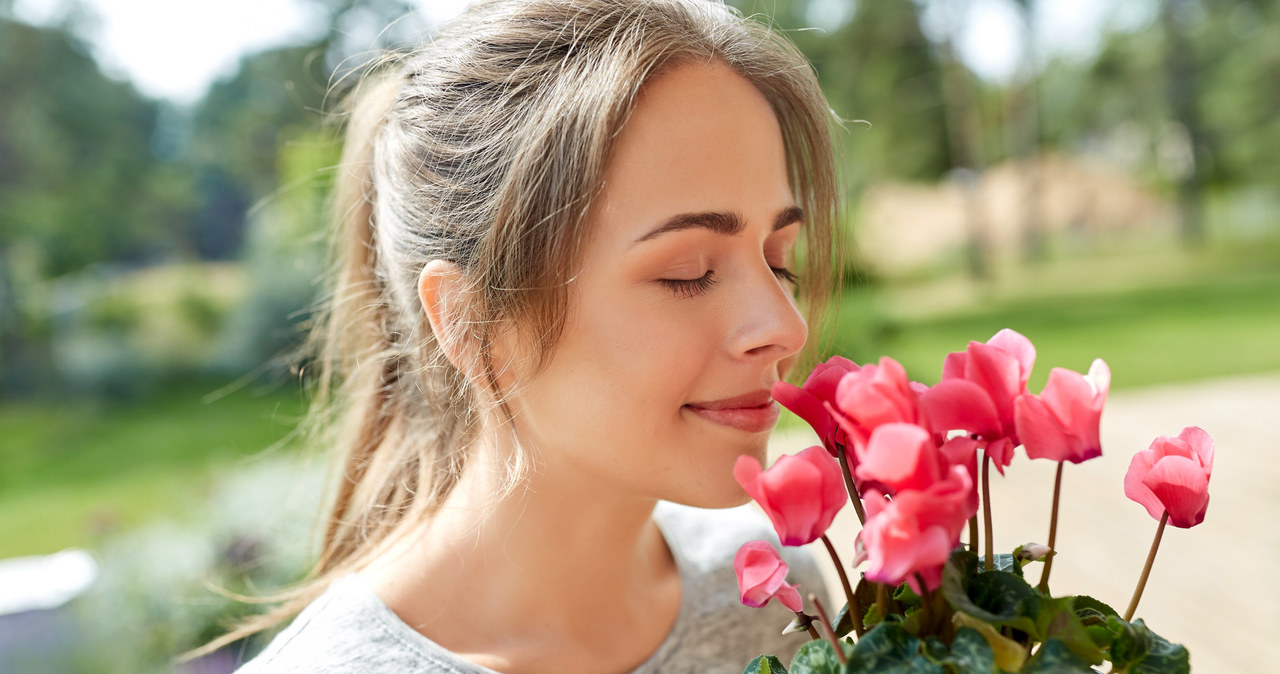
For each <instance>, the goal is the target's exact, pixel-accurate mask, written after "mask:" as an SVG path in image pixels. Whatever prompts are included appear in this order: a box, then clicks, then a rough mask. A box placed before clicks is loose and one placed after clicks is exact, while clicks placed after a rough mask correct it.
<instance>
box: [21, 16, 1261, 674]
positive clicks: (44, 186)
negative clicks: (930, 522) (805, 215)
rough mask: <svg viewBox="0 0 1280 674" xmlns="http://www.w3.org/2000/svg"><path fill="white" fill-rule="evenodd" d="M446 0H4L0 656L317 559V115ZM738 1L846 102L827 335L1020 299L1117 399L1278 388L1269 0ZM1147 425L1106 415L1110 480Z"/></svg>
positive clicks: (320, 216) (157, 641)
mask: <svg viewBox="0 0 1280 674" xmlns="http://www.w3.org/2000/svg"><path fill="white" fill-rule="evenodd" d="M463 4H464V3H463V2H461V1H459V0H450V1H444V0H439V1H434V0H420V1H417V2H409V1H402V0H255V1H253V2H250V1H248V0H235V1H232V0H224V1H222V2H205V3H194V2H192V3H189V2H163V1H162V0H145V1H144V0H137V1H134V2H109V1H108V0H79V1H76V0H61V1H59V0H0V671H19V672H22V671H41V672H44V671H48V672H81V671H86V672H88V671H92V672H115V671H120V672H126V671H127V672H146V671H170V670H172V669H174V668H175V666H174V665H172V664H171V663H170V658H172V656H173V655H175V654H176V653H178V652H181V651H183V650H185V649H188V648H191V647H194V646H196V645H198V644H200V643H202V641H203V640H206V639H208V638H210V637H212V636H214V635H216V634H217V633H218V632H219V630H220V629H221V627H220V625H222V624H225V622H226V621H227V620H229V619H232V618H234V617H235V616H237V615H242V614H243V613H244V612H246V611H248V610H251V608H250V607H246V606H245V605H243V604H240V603H238V602H236V601H234V600H232V599H229V598H227V597H225V596H223V595H221V594H219V593H218V592H215V591H213V589H211V588H223V589H227V590H231V591H242V592H250V593H252V592H258V591H262V590H266V589H270V588H273V587H278V586H280V585H281V584H282V583H285V582H288V581H289V580H291V579H295V578H296V577H298V575H299V574H300V573H301V572H302V571H303V570H304V569H305V565H306V560H307V557H308V554H309V552H310V550H311V546H312V545H313V542H314V541H313V538H312V536H311V532H312V529H311V527H310V522H311V518H312V517H313V515H314V513H315V510H316V507H317V503H318V500H319V498H320V493H321V491H322V490H321V484H322V483H323V478H324V464H323V448H309V447H305V446H303V444H304V443H301V442H299V441H298V440H297V436H296V434H295V433H294V429H295V428H296V426H297V422H298V420H299V419H300V417H301V415H302V413H303V411H304V410H305V405H306V395H305V390H304V386H303V384H302V382H301V381H300V377H299V376H298V374H297V372H296V367H294V366H295V365H296V363H295V362H294V360H293V359H291V358H290V353H291V350H292V349H293V348H294V347H296V345H297V344H298V342H299V339H300V337H301V335H302V334H304V332H305V329H306V326H307V325H308V320H309V319H310V316H311V313H312V310H313V307H314V303H315V301H316V299H317V297H316V295H317V291H318V288H319V285H318V283H319V280H320V279H321V278H322V276H323V273H324V264H325V263H324V260H325V239H326V234H327V229H328V218H327V215H326V212H325V206H326V199H327V196H328V189H329V187H330V184H331V179H332V176H333V171H332V168H331V167H332V166H333V164H334V163H335V162H336V160H337V156H338V153H339V149H340V148H339V138H340V124H339V123H337V122H335V120H334V119H333V118H332V116H331V114H330V113H332V112H333V111H334V110H335V109H336V107H337V102H338V101H339V100H340V99H341V97H342V94H343V92H344V91H345V90H346V88H347V87H348V86H350V84H351V83H352V82H353V79H354V77H355V74H357V73H358V72H359V69H360V67H361V65H362V64H363V63H364V62H365V61H366V60H367V59H368V58H370V57H371V56H372V55H373V54H375V53H376V52H377V51H378V50H379V49H382V48H385V47H403V46H406V45H411V44H413V43H415V42H417V41H420V40H422V39H423V37H424V36H425V35H427V34H428V33H429V31H430V27H431V26H432V25H434V24H435V23H436V22H438V21H441V20H444V19H446V18H447V17H448V16H450V15H452V14H453V13H456V12H457V11H460V8H461V6H462V5H463ZM732 4H735V5H737V6H739V7H740V8H741V9H742V10H743V11H744V12H746V13H748V14H755V15H757V17H758V18H759V19H760V20H762V21H768V22H771V23H772V24H773V25H775V26H777V27H778V28H780V29H782V30H785V31H787V32H788V34H789V35H790V37H791V38H792V39H793V40H794V41H795V42H796V44H797V45H799V46H800V48H801V49H802V50H803V51H804V52H805V53H806V54H808V56H809V57H810V58H811V59H812V61H813V62H814V64H815V66H816V68H817V71H818V73H819V77H820V79H821V81H822V84H823V86H824V88H825V90H826V92H827V95H828V97H829V99H830V101H831V105H832V107H833V109H834V110H835V112H836V113H837V114H838V115H840V116H841V117H842V118H844V119H845V120H846V122H845V125H844V127H845V128H844V131H843V132H842V134H841V136H842V137H841V140H842V145H843V159H842V162H843V165H844V169H845V180H846V186H847V193H848V197H849V203H848V211H847V213H846V214H845V218H844V223H843V225H844V226H845V227H846V228H847V230H848V232H849V233H850V234H851V236H852V237H853V240H854V241H855V242H856V246H855V247H854V248H852V249H851V250H850V254H849V262H848V266H847V268H846V269H845V273H844V287H843V289H842V293H841V296H840V298H839V300H838V302H837V305H838V306H837V309H838V311H837V313H836V319H835V322H834V323H833V325H831V326H829V328H827V329H825V330H823V331H822V333H821V334H822V336H824V337H825V338H826V339H827V342H826V343H825V344H824V346H825V351H827V352H829V353H840V354H844V355H847V356H849V357H851V358H853V359H855V360H857V361H859V362H863V361H866V360H873V359H876V358H879V357H880V356H881V355H892V356H894V357H895V358H898V359H899V360H900V361H902V362H903V363H904V364H905V365H906V366H907V368H908V371H909V372H910V373H911V374H912V375H913V377H914V378H916V379H918V380H920V381H924V382H932V381H936V380H937V378H938V376H939V375H940V366H941V362H942V357H943V355H944V354H946V353H947V352H949V351H954V350H960V349H963V347H964V345H965V344H966V343H967V341H968V340H970V339H977V340H985V339H986V338H988V337H989V336H990V335H991V334H993V333H994V332H996V331H997V330H998V329H1000V328H1004V327H1010V328H1014V329H1016V330H1018V331H1020V332H1022V333H1024V334H1026V335H1027V336H1029V337H1030V338H1031V339H1032V340H1033V341H1034V342H1035V343H1036V345H1037V347H1038V349H1039V354H1040V363H1042V365H1040V366H1039V367H1038V368H1037V370H1038V372H1037V374H1036V376H1035V377H1034V378H1033V381H1032V389H1033V390H1037V391H1038V390H1039V388H1040V386H1041V385H1042V384H1043V382H1044V380H1045V377H1046V376H1047V372H1048V369H1049V367H1050V366H1063V367H1069V368H1072V369H1076V370H1080V371H1083V370H1085V369H1087V368H1088V366H1089V362H1090V361H1091V360H1092V359H1093V358H1094V357H1102V358H1105V359H1106V360H1107V361H1108V362H1109V363H1110V365H1111V368H1112V370H1113V372H1114V375H1115V379H1114V389H1113V390H1114V391H1116V395H1118V396H1121V397H1122V398H1124V396H1126V395H1128V396H1129V398H1127V399H1128V400H1136V401H1141V400H1157V401H1165V402H1162V403H1160V404H1158V405H1157V406H1158V407H1161V408H1162V409H1166V410H1167V409H1174V408H1176V409H1182V408H1178V407H1177V401H1183V402H1186V401H1191V400H1210V401H1211V400H1215V399H1217V398H1215V397H1213V396H1219V397H1221V396H1222V395H1226V393H1225V392H1229V391H1237V390H1241V391H1249V392H1250V393H1249V400H1251V401H1255V402H1257V401H1258V400H1261V401H1263V402H1262V403H1261V407H1258V405H1255V407H1254V408H1251V409H1253V410H1254V411H1252V412H1250V414H1251V415H1252V416H1251V417H1250V418H1249V419H1248V421H1249V422H1251V423H1253V424H1255V425H1256V423H1257V418H1256V417H1257V416H1259V414H1260V413H1259V412H1258V409H1262V410H1265V409H1274V407H1276V406H1280V392H1278V391H1277V389H1278V388H1280V385H1278V384H1277V382H1278V381H1280V380H1277V379H1276V378H1275V377H1274V376H1272V375H1270V374H1268V373H1276V372H1277V371H1280V162H1278V161H1277V160H1276V158H1277V157H1280V114H1277V111H1280V0H1125V2H1109V1H1108V0H734V1H733V2H732ZM1238 377H1243V379H1233V378H1238ZM1259 377H1262V378H1261V379H1259ZM1236 381H1242V382H1247V385H1245V384H1242V385H1240V386H1236V385H1234V384H1232V383H1231V382H1236ZM1224 382H1226V383H1224ZM1169 391H1172V392H1173V393H1166V392H1169ZM1215 391H1216V392H1217V393H1214V392H1215ZM1178 392H1190V393H1187V394H1186V395H1182V397H1178V396H1179V395H1181V394H1180V393H1178ZM1168 395H1172V396H1174V398H1172V399H1169V398H1167V396H1168ZM1197 395H1198V396H1201V398H1195V397H1194V396H1197ZM1162 396H1166V397H1162ZM1205 396H1209V397H1207V398H1206V397H1205ZM1259 396H1261V398H1259ZM1267 396H1271V398H1267ZM1169 400H1173V402H1169ZM1267 400H1270V401H1272V402H1271V403H1267V402H1266V401H1267ZM1136 404H1137V403H1132V404H1130V408H1132V407H1133V405H1136ZM1122 408H1123V407H1122ZM1189 409H1192V410H1194V409H1196V406H1195V405H1192V406H1191V407H1190V408H1189ZM1277 411H1280V410H1277ZM1219 413H1220V415H1221V414H1225V415H1226V416H1225V417H1223V418H1225V419H1227V423H1228V424H1232V425H1235V424H1234V423H1233V422H1232V421H1231V417H1230V413H1231V411H1230V410H1226V411H1225V412H1224V411H1223V410H1219ZM1241 421H1242V422H1243V421H1245V420H1243V419H1241ZM1184 423H1185V424H1191V423H1196V420H1195V419H1192V418H1188V419H1186V421H1185V422H1184ZM796 425H797V424H796V422H795V421H794V419H792V420H785V419H784V426H785V427H789V428H795V427H796ZM1240 426H1241V427H1243V428H1250V426H1249V425H1248V424H1244V423H1242V424H1241V425H1240ZM1179 428H1180V426H1178V427H1169V428H1159V429H1153V431H1152V432H1151V433H1150V434H1148V435H1145V436H1142V437H1153V436H1154V435H1156V434H1169V435H1172V434H1175V433H1177V431H1178V430H1179ZM1209 430H1210V432H1211V433H1212V432H1214V429H1212V428H1210V429H1209ZM1108 437H1126V438H1127V436H1125V435H1124V434H1123V433H1119V432H1111V434H1110V435H1109V436H1108ZM1242 442H1246V443H1247V442H1248V436H1246V437H1245V438H1244V439H1243V440H1242ZM1141 448H1142V447H1141V446H1126V447H1116V448H1111V447H1108V448H1106V451H1107V452H1108V453H1115V454H1117V455H1119V456H1120V457H1121V458H1120V459H1118V460H1117V462H1116V465H1114V466H1112V468H1111V470H1112V471H1113V472H1116V473H1117V474H1116V475H1113V476H1112V477H1113V479H1114V480H1115V483H1116V485H1117V486H1116V487H1115V489H1116V490H1117V491H1118V490H1119V486H1118V485H1119V483H1120V475H1119V473H1120V472H1122V471H1123V468H1124V466H1125V465H1127V456H1128V455H1129V454H1130V453H1132V452H1133V451H1135V450H1137V449H1141ZM1222 451H1223V450H1222V449H1221V448H1220V452H1222ZM1257 455H1258V456H1261V457H1265V455H1266V454H1265V452H1263V451H1260V450H1259V451H1257ZM1221 456H1222V454H1221V453H1220V458H1219V461H1223V460H1224V459H1222V458H1221ZM1262 460H1263V461H1264V465H1262V466H1261V468H1263V469H1265V470H1271V471H1272V472H1274V469H1273V468H1271V465H1272V464H1273V463H1274V462H1266V460H1265V458H1264V459H1262ZM1246 486H1249V487H1253V488H1257V489H1261V490H1263V492H1264V493H1263V494H1262V495H1260V496H1259V498H1261V499H1264V500H1265V499H1268V498H1269V499H1271V500H1275V498H1276V491H1275V488H1274V486H1271V487H1267V486H1266V484H1262V483H1258V482H1257V481H1255V482H1254V483H1250V484H1248V485H1246ZM1047 488H1048V487H1047V485H1046V486H1045V487H1044V489H1045V490H1047ZM1066 498H1068V499H1069V498H1070V495H1069V493H1068V495H1067V497H1066ZM1121 500H1122V499H1121ZM1117 507H1119V508H1124V507H1126V506H1125V505H1124V504H1121V505H1118V506H1117ZM1127 507H1131V508H1133V509H1137V511H1138V512H1139V513H1141V508H1139V507H1138V506H1137V505H1135V504H1128V505H1127ZM1214 514H1215V512H1214V509H1213V508H1211V509H1210V518H1212V517H1213V515H1214ZM1276 514H1280V513H1276ZM1242 516H1244V517H1247V516H1248V514H1247V512H1246V513H1245V514H1244V515H1242ZM998 517H999V514H998V513H997V518H998ZM997 521H999V519H997ZM1210 523H1211V519H1210V520H1207V522H1206V526H1208V525H1209V524H1210ZM1224 530H1225V529H1224ZM1230 531H1231V532H1232V533H1233V534H1235V533H1241V535H1242V538H1243V537H1244V536H1243V534H1244V533H1247V531H1248V529H1247V528H1246V527H1243V525H1241V524H1240V523H1239V522H1237V526H1235V527H1233V528H1231V529H1230ZM1176 533H1177V534H1179V535H1181V534H1186V538H1187V539H1188V540H1194V538H1193V537H1194V535H1195V532H1182V531H1178V532H1176ZM1126 535H1127V536H1131V537H1132V538H1134V539H1135V540H1139V541H1140V542H1139V543H1137V544H1136V545H1137V546H1138V547H1139V548H1141V549H1142V550H1143V551H1145V545H1146V542H1145V541H1146V540H1147V539H1146V537H1147V536H1148V535H1149V532H1148V531H1146V530H1141V531H1134V532H1133V533H1132V534H1126ZM1265 540H1267V541H1270V540H1271V539H1270V538H1267V539H1265ZM1011 542H1013V541H1011ZM1018 542H1021V541H1018ZM1273 542H1274V541H1273ZM1240 545H1241V546H1242V547H1241V548H1238V549H1236V550H1233V551H1232V554H1233V555H1236V556H1241V557H1243V558H1249V559H1258V558H1262V559H1265V558H1268V556H1270V557H1271V558H1273V557H1274V554H1275V553H1277V552H1280V550H1276V549H1274V546H1273V545H1271V544H1270V543H1267V544H1266V545H1265V546H1263V545H1262V544H1261V543H1259V541H1258V539H1256V538H1255V539H1252V540H1241V541H1240ZM1105 552H1106V551H1105V550H1098V551H1097V553H1098V554H1099V555H1102V554H1104V553H1105ZM1230 559H1231V558H1229V557H1226V556H1224V557H1223V558H1222V559H1221V562H1220V564H1221V567H1223V568H1227V567H1230V566H1232V564H1233V562H1232V561H1230ZM1140 563H1141V558H1139V559H1138V561H1137V564H1138V565H1140ZM1157 564H1159V562H1157ZM1264 568H1265V567H1264ZM1136 573H1137V569H1134V570H1133V575H1134V577H1135V578H1136ZM1236 580H1241V581H1244V580H1247V579H1244V578H1242V579H1236ZM1125 582H1128V581H1127V580H1126V581H1125ZM1154 582H1155V581H1153V583H1154ZM1222 582H1226V581H1222ZM1232 582H1234V581H1232ZM1267 587H1275V584H1274V583H1272V585H1269V586H1267ZM1180 589H1181V588H1176V587H1175V588H1160V587H1157V586H1155V585H1153V586H1152V588H1150V589H1148V594H1149V595H1150V594H1153V593H1160V592H1175V593H1176V592H1177V591H1180ZM1197 596H1199V595H1197ZM1109 599H1110V600H1111V601H1112V602H1113V603H1117V604H1120V603H1123V600H1124V599H1125V597H1115V598H1109ZM1210 600H1212V598H1211V597H1210V598H1209V599H1206V601H1210ZM1266 601H1268V602H1270V603H1272V604H1274V603H1275V598H1274V597H1267V598H1266ZM1185 610H1186V612H1198V611H1202V610H1205V609H1204V607H1203V606H1201V605H1199V604H1187V605H1186V606H1185ZM1141 614H1142V612H1141V611H1140V615H1141ZM1152 624H1153V626H1155V627H1156V628H1157V630H1158V631H1164V632H1165V636H1166V637H1169V638H1170V639H1172V640H1174V641H1178V640H1180V639H1179V636H1181V635H1179V634H1176V633H1168V632H1169V630H1167V629H1165V630H1161V629H1160V624H1159V623H1158V622H1153V623H1152ZM1255 629H1261V630H1263V631H1264V632H1265V631H1267V630H1270V631H1272V632H1274V630H1275V629H1280V624H1278V623H1277V619H1276V616H1275V612H1274V611H1272V612H1270V613H1267V614H1266V617H1265V619H1264V620H1263V622H1262V624H1261V625H1255ZM1183 640H1186V639H1183ZM257 646H259V644H257V643H249V644H244V645H243V648H245V649H248V650H252V649H254V648H256V647H257ZM235 656H236V654H235V653H234V652H232V651H226V652H223V653H219V654H215V655H214V656H212V657H210V658H206V659H204V660H201V661H197V662H196V663H192V664H189V665H184V666H181V667H178V669H180V670H182V671H190V672H221V671H229V669H230V668H231V666H232V663H233V662H234V659H235ZM1194 658H1195V650H1193V662H1196V660H1195V659H1194ZM1258 671H1261V670H1258Z"/></svg>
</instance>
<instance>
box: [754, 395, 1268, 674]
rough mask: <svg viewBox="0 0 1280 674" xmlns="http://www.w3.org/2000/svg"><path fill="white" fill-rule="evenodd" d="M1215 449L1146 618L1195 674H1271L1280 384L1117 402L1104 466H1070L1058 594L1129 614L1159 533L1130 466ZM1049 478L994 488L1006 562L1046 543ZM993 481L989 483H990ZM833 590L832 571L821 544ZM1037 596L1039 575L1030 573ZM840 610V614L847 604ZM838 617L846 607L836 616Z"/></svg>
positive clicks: (1164, 557) (1029, 475) (1157, 575)
mask: <svg viewBox="0 0 1280 674" xmlns="http://www.w3.org/2000/svg"><path fill="white" fill-rule="evenodd" d="M1189 425H1196V426H1201V427H1203V428H1204V429H1205V430H1206V431H1208V432H1209V433H1210V435H1212V436H1213V437H1214V440H1215V442H1216V448H1217V449H1216V457H1215V462H1214V473H1213V478H1212V480H1211V482H1210V485H1209V491H1210V494H1211V498H1210V502H1209V509H1208V512H1207V513H1206V516H1205V521H1204V523H1203V524H1201V525H1200V526H1198V527H1196V528H1194V529H1189V530H1186V529H1176V528H1173V527H1169V528H1168V529H1167V530H1166V531H1165V536H1164V540H1163V542H1162V544H1161V548H1160V553H1159V556H1158V557H1157V558H1156V561H1155V565H1154V567H1153V569H1152V573H1151V579H1150V580H1149V581H1148V583H1147V589H1146V592H1145V594H1144V595H1143V598H1142V603H1141V605H1140V606H1139V607H1138V612H1137V616H1138V617H1140V618H1143V619H1144V620H1145V621H1146V623H1147V624H1148V625H1149V626H1150V627H1151V628H1152V629H1154V630H1155V631H1156V632H1158V633H1159V634H1161V635H1162V636H1164V637H1165V638H1167V639H1169V640H1170V641H1174V642H1177V643H1182V644H1184V645H1185V646H1186V647H1187V648H1188V649H1189V650H1190V651H1191V663H1192V666H1193V668H1194V671H1200V672H1260V673H1261V672H1270V671H1274V668H1275V663H1276V662H1280V563H1278V562H1277V560H1280V525H1278V523H1280V373H1273V374H1266V375H1256V376H1248V377H1235V378H1230V379H1221V380H1214V381H1208V382H1199V383H1192V384H1179V385H1170V386H1163V387H1158V388H1152V389H1145V390H1134V391H1121V392H1118V393H1115V394H1113V395H1112V396H1111V398H1110V401H1109V402H1108V404H1107V408H1106V411H1105V412H1104V413H1103V420H1102V438H1103V456H1102V457H1100V458H1098V459H1095V460H1093V461H1089V462H1086V463H1084V464H1081V465H1078V466H1076V465H1070V464H1068V465H1067V468H1066V471H1065V473H1064V475H1063V487H1062V513H1061V515H1060V518H1059V523H1058V549H1059V550H1060V551H1061V552H1060V555H1059V557H1058V559H1057V560H1056V561H1055V562H1054V567H1053V577H1052V583H1051V586H1052V589H1053V591H1054V594H1057V595H1063V594H1090V595H1093V596H1095V597H1097V598H1098V599H1101V600H1102V601H1105V602H1107V603H1108V604H1111V605H1112V606H1113V607H1115V608H1116V609H1117V610H1119V611H1121V612H1123V611H1124V608H1125V606H1126V605H1127V604H1128V602H1129V597H1130V594H1131V593H1132V591H1133V586H1134V584H1135V583H1136V581H1137V578H1138V575H1139V573H1140V572H1141V571H1142V564H1143V562H1144V561H1145V559H1146V554H1147V550H1148V549H1149V547H1150V545H1151V539H1152V537H1153V536H1154V534H1155V530H1156V522H1155V521H1154V520H1152V519H1151V518H1150V517H1149V516H1148V515H1147V512H1146V510H1145V509H1143V508H1142V506H1139V505H1138V504H1136V503H1134V502H1132V501H1130V500H1128V499H1127V498H1125V496H1124V474H1125V471H1126V470H1127V469H1128V467H1129V460H1130V457H1131V456H1132V455H1133V453H1134V452H1136V451H1138V450H1141V449H1145V448H1146V447H1147V446H1148V445H1150V444H1151V440H1152V439H1154V438H1155V437H1156V436H1158V435H1176V434H1177V433H1178V432H1179V431H1180V430H1182V428H1183V427H1184V426H1189ZM811 444H816V438H815V437H814V436H813V435H812V434H811V433H807V432H806V433H801V432H791V433H779V434H777V435H776V436H775V438H774V441H773V443H772V444H771V446H770V454H771V455H776V454H780V453H794V452H796V451H799V450H801V449H803V448H805V447H807V446H809V445H811ZM1053 472H1054V464H1052V463H1051V462H1048V461H1029V460H1027V459H1026V456H1025V455H1024V454H1022V453H1021V452H1019V455H1018V458H1016V459H1014V462H1013V464H1012V465H1011V466H1010V467H1009V468H1008V470H1007V476H1006V477H1005V478H1004V479H1002V480H993V482H992V502H993V505H992V512H993V513H994V516H995V541H996V549H997V550H998V551H1005V552H1007V551H1009V550H1011V549H1012V548H1013V547H1014V546H1016V545H1018V544H1021V543H1025V542H1028V541H1037V542H1044V541H1045V540H1046V539H1047V538H1048V522H1049V508H1050V500H1051V499H1052V489H1053ZM993 476H994V473H993ZM857 532H858V521H857V518H856V516H855V515H854V514H853V512H852V509H850V508H846V509H845V510H844V511H843V512H841V514H840V516H839V517H838V518H837V519H836V522H835V524H834V525H833V530H832V532H831V534H832V535H831V538H832V540H833V541H835V542H836V545H837V547H838V548H839V549H840V553H841V555H842V556H843V557H844V559H845V560H846V561H847V560H849V559H852V557H853V549H852V547H853V546H852V544H853V538H854V536H855V535H856V534H857ZM813 554H814V555H815V556H816V557H817V558H818V559H819V561H820V563H823V564H824V571H825V572H826V573H827V576H828V581H827V582H828V586H829V587H830V588H832V589H833V590H834V591H836V592H838V591H839V590H838V588H839V583H838V581H837V580H836V577H835V572H834V567H832V566H831V565H830V563H829V561H828V557H827V555H826V552H825V551H824V550H823V549H822V548H821V544H820V543H819V544H815V545H814V546H813ZM1028 576H1029V578H1030V579H1031V580H1032V581H1033V582H1034V579H1036V578H1038V572H1036V571H1031V572H1030V573H1029V574H1028ZM840 603H843V601H841V602H840ZM837 605H838V604H837Z"/></svg>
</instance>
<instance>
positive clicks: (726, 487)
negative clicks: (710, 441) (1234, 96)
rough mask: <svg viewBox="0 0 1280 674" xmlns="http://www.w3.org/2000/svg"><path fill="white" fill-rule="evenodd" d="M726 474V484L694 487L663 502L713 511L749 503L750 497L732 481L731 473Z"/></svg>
mask: <svg viewBox="0 0 1280 674" xmlns="http://www.w3.org/2000/svg"><path fill="white" fill-rule="evenodd" d="M727 474H728V475H729V480H728V482H727V483H721V484H701V485H696V486H695V487H694V488H692V489H690V490H685V491H683V493H680V494H678V495H675V494H673V495H672V496H671V497H668V498H666V499H665V500H667V501H671V502H672V503H679V504H680V505H687V506H693V507H695V508H708V509H713V510H718V509H721V508H736V507H737V506H740V505H746V504H748V503H750V502H751V497H750V496H748V495H747V492H745V491H743V490H742V487H741V486H740V485H739V484H738V483H737V481H735V480H734V479H733V476H732V473H731V472H730V473H727ZM717 482H718V481H717Z"/></svg>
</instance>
